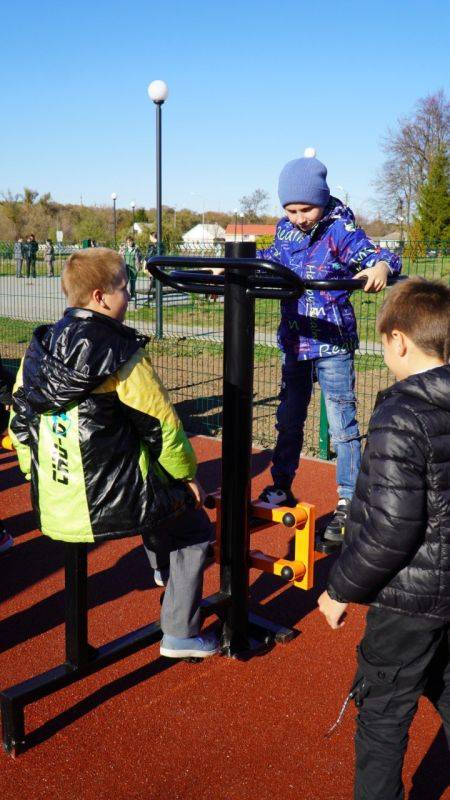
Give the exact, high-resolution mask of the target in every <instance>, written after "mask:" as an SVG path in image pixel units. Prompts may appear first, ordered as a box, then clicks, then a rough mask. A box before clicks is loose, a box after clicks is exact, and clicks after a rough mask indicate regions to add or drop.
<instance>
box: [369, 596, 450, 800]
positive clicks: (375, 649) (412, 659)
mask: <svg viewBox="0 0 450 800" xmlns="http://www.w3.org/2000/svg"><path fill="white" fill-rule="evenodd" d="M354 686H355V691H356V697H355V700H356V703H357V705H358V704H360V705H359V714H358V723H357V730H356V736H355V747H356V776H355V795H354V797H355V800H403V798H404V790H403V783H402V767H403V760H404V757H405V752H406V747H407V744H408V731H409V726H410V725H411V722H412V720H413V718H414V715H415V713H416V710H417V704H418V701H419V698H420V697H421V695H425V696H427V697H428V698H429V699H430V700H431V702H432V703H433V704H434V706H435V707H436V709H437V710H438V712H439V714H440V715H441V717H442V720H443V723H444V728H445V732H446V735H447V740H448V742H449V745H450V622H448V621H447V622H446V621H445V620H438V619H431V618H427V617H411V616H407V615H406V614H399V613H395V612H393V611H389V610H385V609H380V608H371V609H370V610H369V612H368V614H367V622H366V630H365V634H364V638H363V639H362V641H361V644H360V647H359V652H358V670H357V673H356V678H355V684H354Z"/></svg>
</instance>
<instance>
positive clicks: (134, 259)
mask: <svg viewBox="0 0 450 800" xmlns="http://www.w3.org/2000/svg"><path fill="white" fill-rule="evenodd" d="M123 258H124V261H125V267H126V270H127V277H128V282H129V284H130V297H132V298H135V297H136V280H137V276H138V272H139V270H140V268H141V262H142V253H141V251H140V250H139V247H137V246H136V242H135V241H134V239H133V237H132V236H128V237H127V240H126V242H125V248H124V251H123Z"/></svg>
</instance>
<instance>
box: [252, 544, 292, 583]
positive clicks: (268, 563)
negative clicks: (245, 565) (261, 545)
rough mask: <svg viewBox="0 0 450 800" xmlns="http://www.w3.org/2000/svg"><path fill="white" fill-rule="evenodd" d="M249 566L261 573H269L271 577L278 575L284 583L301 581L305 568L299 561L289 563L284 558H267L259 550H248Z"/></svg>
mask: <svg viewBox="0 0 450 800" xmlns="http://www.w3.org/2000/svg"><path fill="white" fill-rule="evenodd" d="M249 556H250V566H251V567H253V568H254V569H260V570H261V572H270V573H271V574H272V575H279V576H280V577H281V578H284V580H285V581H289V582H292V581H301V580H302V578H303V576H304V574H305V571H306V567H305V565H304V564H302V562H301V561H289V560H287V559H285V558H275V556H269V555H268V554H267V553H263V552H261V550H250V553H249Z"/></svg>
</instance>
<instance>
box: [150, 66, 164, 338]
mask: <svg viewBox="0 0 450 800" xmlns="http://www.w3.org/2000/svg"><path fill="white" fill-rule="evenodd" d="M147 91H148V96H149V98H150V100H153V102H154V104H155V106H156V238H157V242H156V252H157V254H158V255H159V256H160V255H161V252H162V202H161V107H162V106H163V104H164V102H165V101H166V100H167V98H168V96H169V89H168V86H167V83H164V81H152V82H151V83H150V84H149V86H148V89H147ZM155 304H156V331H155V333H156V338H157V339H162V337H163V315H162V286H161V282H160V281H156V284H155Z"/></svg>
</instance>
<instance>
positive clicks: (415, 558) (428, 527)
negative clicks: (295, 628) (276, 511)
mask: <svg viewBox="0 0 450 800" xmlns="http://www.w3.org/2000/svg"><path fill="white" fill-rule="evenodd" d="M377 329H378V332H379V333H380V334H381V340H382V344H383V351H384V353H383V355H384V360H385V362H386V364H387V366H388V367H389V369H390V370H391V371H392V372H393V373H394V375H395V377H396V378H397V383H395V384H394V385H393V386H391V387H390V388H389V389H386V390H385V391H383V392H380V394H379V395H378V398H377V402H376V405H375V409H374V412H373V414H372V418H371V420H370V423H369V431H368V434H367V444H366V447H365V450H364V456H363V461H362V465H361V472H360V473H359V476H358V481H357V484H356V489H355V494H354V497H353V500H352V503H351V506H350V511H349V515H348V519H347V525H346V529H345V536H344V548H343V552H342V554H341V556H340V558H339V559H338V561H337V562H336V563H335V564H334V566H333V567H332V569H331V573H330V576H329V579H328V587H327V591H325V592H323V594H322V595H321V596H320V598H319V608H320V610H321V612H322V613H323V614H324V615H325V618H326V620H327V622H328V624H329V625H330V626H331V627H332V628H333V629H338V628H340V627H341V626H342V625H343V622H344V616H345V612H346V608H347V604H348V603H360V604H363V605H366V604H367V605H369V611H368V613H367V619H366V630H365V633H364V637H363V639H362V641H361V643H360V645H359V647H358V656H357V658H358V670H357V673H356V676H355V679H354V683H353V686H352V689H351V694H350V697H353V698H354V699H355V702H356V705H357V708H358V724H357V730H356V737H355V747H356V775H355V793H354V798H355V800H369V798H370V800H401V798H403V797H404V789H403V784H402V767H403V759H404V757H405V752H406V747H407V744H408V731H409V727H410V725H411V723H412V721H413V719H414V715H415V713H416V711H417V705H418V702H419V699H420V697H421V696H422V695H424V696H425V697H428V698H429V699H430V700H431V702H432V703H433V705H434V706H435V707H436V709H437V711H438V712H439V714H440V716H441V718H442V721H443V723H444V729H445V732H446V734H447V740H448V744H449V745H450V364H449V357H450V288H449V287H448V286H445V285H444V284H443V283H439V282H438V281H426V280H424V279H423V278H409V279H408V280H407V281H405V282H402V283H399V284H397V285H396V286H395V287H394V288H393V289H392V290H391V291H390V292H389V294H388V296H387V298H386V300H385V302H384V304H383V306H382V308H381V311H380V314H379V315H378V319H377ZM336 644H337V643H336ZM333 659H334V660H335V662H336V663H339V653H338V651H337V648H336V646H335V647H334V648H333ZM442 763H445V764H447V766H448V764H449V763H450V756H449V754H447V756H443V760H442ZM439 794H440V793H439ZM425 796H426V797H431V794H430V795H428V794H427V795H423V797H424V798H425ZM434 796H436V797H437V795H435V794H434V793H433V797H434Z"/></svg>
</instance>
